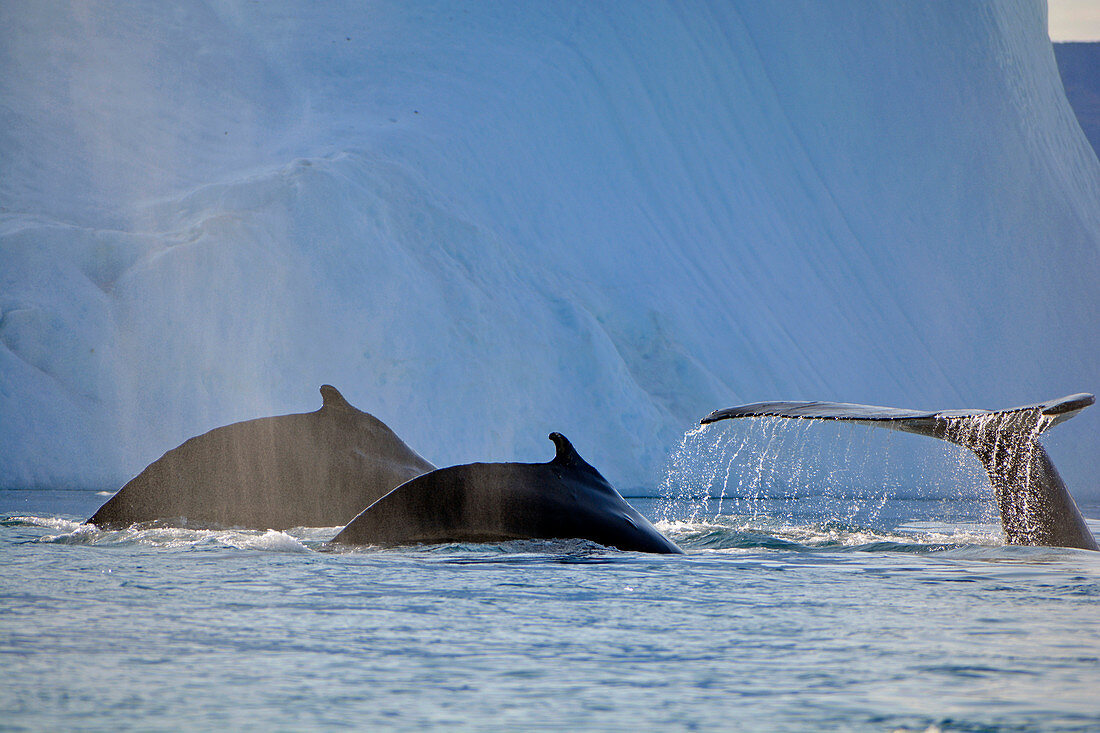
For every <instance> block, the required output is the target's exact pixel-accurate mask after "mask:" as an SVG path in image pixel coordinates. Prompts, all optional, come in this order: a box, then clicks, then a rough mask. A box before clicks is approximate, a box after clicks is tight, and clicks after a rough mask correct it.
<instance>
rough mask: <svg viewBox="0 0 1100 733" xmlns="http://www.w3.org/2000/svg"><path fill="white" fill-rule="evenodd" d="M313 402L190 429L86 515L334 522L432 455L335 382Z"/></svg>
mask: <svg viewBox="0 0 1100 733" xmlns="http://www.w3.org/2000/svg"><path fill="white" fill-rule="evenodd" d="M321 395H322V398H323V404H322V406H321V408H320V409H319V410H317V411H315V412H308V413H300V414H293V415H281V416H277V417H265V418H259V419H256V420H247V421H245V422H239V423H234V424H232V425H226V426H224V427H219V428H215V429H213V430H211V431H209V432H207V433H204V434H202V435H200V436H197V437H194V438H191V439H190V440H188V441H186V442H184V443H183V444H182V445H180V446H179V447H177V448H174V449H172V450H170V451H168V452H167V453H165V454H164V455H163V456H162V457H161V458H159V459H157V460H156V461H154V462H153V463H152V464H150V465H149V466H148V467H147V468H146V469H145V470H144V471H142V472H141V473H140V474H138V475H137V476H135V477H134V478H133V479H131V480H130V481H129V482H128V483H127V484H126V485H125V486H123V487H122V489H120V490H119V491H118V492H117V493H116V494H115V495H114V496H113V497H112V498H111V499H110V500H108V501H107V502H106V503H105V504H104V505H103V506H102V507H100V509H99V510H98V511H97V512H96V513H95V514H94V515H92V517H91V518H90V519H89V520H88V522H89V523H91V524H95V525H97V526H101V527H111V528H115V527H123V526H129V525H131V524H134V523H140V522H157V523H159V524H163V525H172V526H177V525H187V526H220V527H246V528H255V529H287V528H290V527H300V526H315V527H333V526H341V525H343V524H345V523H346V522H348V521H349V520H350V519H351V518H353V517H354V516H355V515H356V514H358V513H359V512H360V511H361V510H362V509H363V507H365V506H368V505H370V504H371V503H373V502H374V501H375V500H376V499H378V498H379V497H381V496H383V495H385V494H386V493H388V492H389V491H390V490H391V489H393V488H394V487H395V486H398V485H399V484H401V483H404V482H405V481H407V480H408V479H410V478H413V477H414V476H418V475H420V474H422V473H426V472H427V471H430V470H432V468H433V467H432V465H431V464H430V463H428V462H427V461H425V460H424V459H423V458H421V457H420V456H419V455H417V453H416V452H415V451H413V450H412V449H411V448H409V447H408V446H407V445H405V443H404V442H403V441H402V440H401V439H400V438H399V437H398V436H397V435H396V434H395V433H394V432H393V431H392V430H390V429H389V428H388V427H387V426H386V425H385V424H384V423H383V422H382V421H381V420H378V419H377V418H375V417H374V416H373V415H370V414H368V413H365V412H362V411H360V410H357V409H356V408H354V407H353V406H352V405H350V404H349V403H348V402H347V400H345V399H344V397H343V396H342V395H341V394H340V393H339V391H337V390H336V389H335V388H334V387H331V386H329V385H324V386H323V387H321Z"/></svg>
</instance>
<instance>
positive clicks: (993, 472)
mask: <svg viewBox="0 0 1100 733" xmlns="http://www.w3.org/2000/svg"><path fill="white" fill-rule="evenodd" d="M1094 401H1095V398H1094V397H1093V396H1092V395H1091V394H1075V395H1069V396H1067V397H1062V398H1061V399H1057V400H1051V401H1049V402H1039V403H1036V404H1032V405H1023V406H1021V407H1013V408H1010V409H1007V410H997V411H993V412H991V411H988V410H943V411H939V412H922V411H918V410H902V409H897V408H892V407H873V406H871V405H855V404H850V403H846V402H758V403H754V404H751V405H742V406H740V407H730V408H727V409H725V410H716V411H714V412H712V413H711V414H709V415H707V416H706V417H704V418H703V420H702V423H703V424H707V423H712V422H717V421H718V420H726V419H733V418H739V417H784V418H792V419H802V420H840V421H845V422H854V423H861V424H864V425H875V426H878V427H883V428H890V429H892V430H901V431H904V432H907V433H916V434H918V435H927V436H930V437H933V438H940V439H942V440H946V441H949V442H951V443H955V444H957V445H961V446H965V447H966V448H969V449H970V450H971V451H973V452H974V454H975V455H977V456H978V459H979V460H980V461H981V462H982V466H984V467H985V470H986V473H987V474H988V475H989V481H990V483H991V484H992V485H993V492H994V495H995V497H996V499H997V504H998V508H999V509H1000V514H1001V526H1002V527H1003V528H1004V533H1005V540H1006V541H1007V542H1008V543H1009V544H1013V545H1051V546H1057V547H1079V548H1082V549H1086V550H1097V549H1100V547H1097V544H1096V539H1095V538H1094V537H1093V536H1092V532H1090V531H1089V528H1088V525H1086V524H1085V520H1084V518H1083V517H1082V516H1081V512H1080V510H1078V508H1077V504H1076V503H1075V502H1074V501H1073V497H1072V496H1070V494H1069V491H1068V490H1067V489H1066V485H1065V483H1064V482H1063V481H1062V477H1061V476H1060V475H1059V474H1058V470H1057V469H1056V468H1055V467H1054V464H1053V463H1051V460H1050V456H1049V455H1047V452H1046V450H1045V449H1044V448H1043V446H1042V444H1041V443H1039V435H1040V434H1041V433H1043V432H1044V431H1045V430H1047V429H1048V428H1050V427H1052V426H1054V425H1057V424H1059V423H1061V422H1064V421H1065V420H1068V419H1069V418H1071V417H1073V416H1074V415H1076V414H1077V413H1079V412H1080V411H1081V410H1083V409H1085V408H1086V407H1088V406H1089V405H1091V404H1092V403H1093V402H1094Z"/></svg>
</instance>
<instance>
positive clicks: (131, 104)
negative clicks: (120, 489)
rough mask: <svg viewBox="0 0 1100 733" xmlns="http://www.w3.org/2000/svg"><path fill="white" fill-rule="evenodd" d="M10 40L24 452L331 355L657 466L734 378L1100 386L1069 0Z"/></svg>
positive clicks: (145, 13) (388, 17) (104, 437)
mask: <svg viewBox="0 0 1100 733" xmlns="http://www.w3.org/2000/svg"><path fill="white" fill-rule="evenodd" d="M0 59H2V61H0V64H2V69H3V72H4V73H2V74H0V99H2V100H3V104H2V105H0V443H2V445H3V448H2V450H0V486H78V487H91V486H95V487H104V486H108V487H114V486H117V485H121V483H122V482H123V481H124V480H125V479H126V478H128V477H129V476H131V475H133V474H135V473H137V472H138V471H139V470H140V469H141V468H142V467H144V466H145V465H146V464H147V463H149V462H151V461H152V460H154V459H156V458H157V457H158V456H160V455H161V454H162V453H163V452H164V451H166V450H168V449H169V448H172V447H173V446H175V445H177V444H179V443H180V442H182V441H183V440H184V439H186V438H187V437H189V436H192V435H196V434H199V433H201V432H203V431H206V430H208V429H210V428H212V427H214V426H216V425H221V424H225V423H228V422H232V421H235V420H242V419H247V418H252V417H258V416H262V415H271V414H281V413H290V412H300V411H304V410H308V409H314V408H316V407H317V405H316V404H315V403H316V402H317V400H316V389H317V386H318V385H320V384H322V383H326V382H327V383H331V384H334V385H336V386H338V387H339V388H340V389H341V390H342V391H343V392H344V394H345V395H346V396H347V397H348V399H349V400H350V401H351V402H353V403H354V404H356V405H358V406H360V407H361V408H362V409H364V410H367V411H369V412H371V413H372V414H375V415H377V416H378V417H379V418H381V419H382V420H384V421H385V422H386V423H387V424H389V425H390V426H391V427H393V429H394V430H395V431H396V432H397V433H398V434H399V435H400V436H401V437H402V438H404V439H405V440H406V442H408V443H409V445H411V446H412V447H413V448H415V449H416V450H417V451H419V452H420V453H421V454H422V455H424V456H425V457H426V458H427V459H429V460H430V461H432V462H434V463H436V464H438V465H448V464H451V463H460V462H467V461H471V460H498V461H500V460H542V459H543V458H544V453H545V448H544V445H543V443H544V442H545V435H546V434H547V433H548V432H550V431H551V430H559V431H562V432H564V433H566V434H568V435H570V437H571V438H573V439H574V441H575V443H576V445H578V446H583V449H582V450H583V452H584V454H585V456H586V457H588V458H589V459H590V460H591V461H592V463H593V464H594V465H596V466H599V467H600V470H601V471H603V472H604V473H605V474H606V475H607V476H608V477H609V479H611V481H612V483H615V484H617V485H619V486H622V487H631V486H636V487H649V488H652V487H654V486H655V485H656V483H657V481H658V479H659V478H660V475H661V471H662V468H663V466H664V462H665V460H666V456H667V455H668V453H669V451H670V449H671V448H672V447H673V446H674V445H675V444H676V442H677V439H678V438H679V436H680V435H681V433H682V432H683V430H684V429H685V428H687V427H688V426H690V425H691V424H692V423H694V422H695V421H696V420H698V419H699V418H700V417H701V416H703V415H705V414H707V413H708V412H710V411H711V410H713V409H715V408H718V407H722V406H726V405H729V404H735V403H742V402H751V401H757V400H766V399H788V400H790V399H830V400H839V401H848V402H859V403H870V404H887V405H902V406H908V407H914V408H925V409H937V408H945V407H989V408H996V407H1002V406H1005V405H1013V404H1020V403H1026V402H1032V401H1035V400H1041V399H1045V398H1049V397H1054V396H1059V395H1063V394H1069V393H1073V392H1079V391H1082V390H1088V391H1096V390H1097V389H1098V387H1100V385H1098V382H1097V377H1098V376H1100V370H1098V368H1097V364H1098V363H1100V328H1098V325H1100V297H1098V295H1097V285H1098V283H1100V164H1098V163H1097V159H1096V156H1095V155H1094V154H1093V153H1092V151H1091V149H1090V148H1089V145H1088V142H1087V141H1086V139H1085V137H1084V135H1083V134H1082V132H1081V129H1080V127H1079V126H1078V124H1077V122H1076V121H1075V119H1074V115H1073V112H1072V111H1071V110H1070V108H1069V106H1068V104H1067V102H1066V98H1065V96H1064V93H1063V89H1062V86H1061V82H1060V81H1059V78H1058V71H1057V68H1056V65H1055V60H1054V56H1053V52H1052V49H1051V44H1050V42H1049V39H1048V38H1047V35H1046V17H1045V5H1044V4H1043V3H1042V2H1039V1H1037V0H1005V1H1004V2H997V3H950V4H944V3H937V4H929V3H926V2H922V1H916V0H912V1H907V2H896V3H881V4H867V3H859V2H838V3H819V2H815V1H810V0H806V1H805V2H793V3H784V4H783V5H782V6H778V5H772V4H768V3H759V2H746V1H743V2H731V3H711V2H704V1H701V0H700V1H698V2H696V1H694V0H693V1H688V2H656V1H653V2H649V1H646V2H641V3H633V2H632V3H613V2H608V3H589V2H567V3H549V4H539V3H530V4H528V3H511V2H499V3H496V2H481V3H473V4H466V3H457V2H449V1H447V0H438V1H436V2H433V1H430V0H400V1H391V0H383V1H382V2H377V3H371V4H369V5H368V4H362V3H358V2H350V1H349V2H342V3H341V2H336V3H326V4H323V5H314V4H310V3H302V2H289V1H286V2H284V1H279V0H275V1H272V2H264V3H248V2H244V1H239V2H238V1H233V0H224V1H215V0H210V1H208V2H202V1H200V0H187V1H185V2H180V3H173V4H164V5H160V4H134V3H126V2H111V1H108V0H93V1H92V2H84V1H81V2H76V1H75V0H72V1H66V0H51V1H49V2H41V3H5V4H3V6H0ZM1097 412H1098V413H1100V410H1098V411H1097ZM1075 422H1076V424H1074V425H1073V426H1072V429H1071V428H1064V430H1066V435H1065V436H1064V437H1060V436H1058V435H1057V434H1053V435H1052V437H1051V442H1050V446H1049V448H1050V451H1051V453H1052V455H1053V456H1054V458H1055V461H1056V463H1057V464H1058V465H1059V467H1060V468H1062V470H1063V472H1064V474H1065V476H1066V479H1067V482H1068V483H1069V485H1070V486H1071V487H1072V488H1073V489H1074V490H1075V491H1078V490H1080V491H1083V492H1085V493H1087V492H1088V491H1089V490H1094V489H1095V487H1096V483H1097V482H1096V481H1095V478H1094V477H1095V470H1096V463H1095V456H1096V455H1100V415H1090V414H1088V413H1087V412H1086V413H1085V414H1084V415H1083V416H1082V417H1081V418H1079V419H1078V421H1075Z"/></svg>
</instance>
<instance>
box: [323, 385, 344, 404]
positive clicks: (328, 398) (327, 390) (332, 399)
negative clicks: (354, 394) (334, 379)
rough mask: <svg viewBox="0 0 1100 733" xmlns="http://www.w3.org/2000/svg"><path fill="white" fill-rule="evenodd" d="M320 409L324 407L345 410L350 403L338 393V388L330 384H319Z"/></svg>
mask: <svg viewBox="0 0 1100 733" xmlns="http://www.w3.org/2000/svg"><path fill="white" fill-rule="evenodd" d="M321 400H322V404H321V409H322V410H324V409H326V408H331V409H338V410H347V409H351V403H349V402H348V401H347V400H345V399H344V395H342V394H340V390H338V389H336V388H335V387H333V386H332V385H331V384H322V385H321Z"/></svg>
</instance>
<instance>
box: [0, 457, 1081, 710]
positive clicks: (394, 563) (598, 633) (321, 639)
mask: <svg viewBox="0 0 1100 733" xmlns="http://www.w3.org/2000/svg"><path fill="white" fill-rule="evenodd" d="M707 439H708V440H710V438H709V437H708V438H707ZM723 450H724V449H723ZM750 452H751V451H750ZM726 453H727V455H730V454H731V453H730V452H729V451H727V452H726ZM680 458H681V464H682V465H687V464H692V465H694V468H692V469H691V470H690V471H687V470H686V469H685V470H684V471H681V470H680V469H676V468H675V467H673V468H671V469H670V478H668V479H666V482H665V484H664V485H663V487H662V488H663V490H664V492H665V497H664V498H663V499H656V498H639V497H635V498H631V499H630V501H631V503H633V504H634V505H635V506H637V507H638V508H639V510H641V511H642V512H643V513H644V514H647V515H648V516H650V517H651V518H653V519H655V520H657V521H658V526H659V527H660V528H661V529H662V530H663V531H664V532H666V533H667V534H668V535H669V536H670V537H672V539H673V540H675V541H676V542H677V543H678V544H680V546H681V547H683V548H684V550H685V551H686V553H687V554H686V555H684V556H657V555H645V554H640V553H629V552H619V551H616V550H612V549H608V548H604V547H600V546H598V545H594V544H591V543H588V542H584V541H580V540H563V541H548V542H534V541H530V542H511V543H503V544H486V545H443V546H430V547H416V548H402V549H372V548H362V549H355V550H344V551H339V552H334V551H330V550H329V549H328V548H327V547H326V546H325V540H327V539H329V538H331V537H332V536H333V535H334V534H335V532H336V530H337V528H300V529H295V530H291V531H288V532H275V531H248V530H224V531H215V530H187V529H167V528H161V529H129V530H122V531H101V530H98V529H95V528H92V527H89V526H85V525H82V524H81V523H80V522H81V521H82V520H83V519H84V518H86V517H88V516H90V515H91V514H92V512H93V511H94V510H95V508H96V507H97V506H98V505H99V504H101V503H102V502H103V501H105V500H106V497H107V496H108V495H109V494H108V493H107V492H103V493H102V494H100V493H98V492H81V491H3V492H0V517H2V518H3V521H2V522H0V562H2V563H3V572H2V573H0V663H2V667H0V669H2V670H3V671H2V680H3V682H2V684H0V710H2V712H3V716H2V718H0V729H4V730H58V729H78V730H117V729H140V730H178V729H214V728H220V729H242V730H249V729H252V730H257V729H262V730H268V729H276V730H301V729H338V728H356V729H362V730H423V729H426V728H431V729H441V730H489V731H506V730H560V729H566V728H571V729H576V730H632V731H634V730H721V731H730V730H799V731H802V730H876V731H898V730H907V731H953V730H959V731H993V730H1012V731H1016V730H1058V731H1061V730H1100V553H1095V552H1087V551H1080V550H1072V549H1061V548H1043V547H1006V546H1005V545H1004V544H1003V541H1002V539H1001V536H1000V532H999V529H998V527H997V525H996V520H995V518H991V516H990V515H989V512H988V509H981V510H979V511H977V512H976V511H975V508H974V502H975V501H978V502H979V503H980V501H981V497H980V496H978V497H974V496H970V495H965V496H954V497H952V496H950V495H949V496H947V497H945V496H943V495H942V493H941V494H936V493H935V492H933V494H930V495H927V496H925V495H922V494H921V493H920V492H916V493H913V492H910V493H908V494H907V493H905V491H904V490H902V489H900V488H898V487H896V486H894V487H892V488H890V490H889V491H887V492H885V498H884V495H883V494H879V495H874V492H872V493H871V495H868V496H862V497H861V496H859V495H858V494H857V492H852V491H849V492H847V493H845V491H842V490H836V487H833V488H834V493H835V494H836V495H835V496H832V497H829V498H825V499H823V498H822V497H820V496H818V497H814V496H809V495H808V494H809V490H808V489H807V487H805V486H802V485H801V484H800V483H798V482H797V481H796V482H794V483H793V484H792V483H791V482H790V481H787V482H786V483H785V484H783V485H782V486H778V487H777V486H775V485H771V484H772V483H773V482H774V476H772V477H771V478H764V477H761V478H760V479H759V481H758V482H757V483H756V484H755V485H754V484H753V479H752V478H744V476H749V475H750V474H751V471H750V470H749V468H747V467H745V466H738V467H736V468H735V469H731V470H730V472H731V474H734V473H740V474H743V477H742V479H741V480H739V481H736V482H733V483H731V482H728V481H727V482H725V483H723V484H721V486H720V487H719V490H718V492H717V493H716V494H715V495H711V494H710V493H707V492H706V491H701V490H689V491H688V492H687V494H688V496H686V497H685V498H677V497H678V494H676V492H677V491H679V488H676V487H675V484H677V482H678V481H683V480H684V476H685V475H686V473H691V471H695V472H696V473H698V472H700V471H701V472H703V473H706V472H707V471H709V470H710V469H709V468H707V467H706V466H705V465H703V464H704V463H705V462H703V461H701V460H695V461H694V462H693V461H692V460H689V459H688V458H686V457H684V456H680ZM673 463H675V461H674V462H673ZM848 463H849V464H851V463H853V461H851V460H849V461H848ZM854 463H858V461H855V462H854ZM719 468H720V471H718V472H717V474H721V475H722V476H723V480H724V475H725V473H726V468H727V466H725V465H722V466H720V467H719ZM788 468H789V467H788ZM813 473H814V475H815V476H816V477H817V478H819V479H820V477H821V475H822V471H821V470H820V469H814V471H813ZM717 474H712V475H717ZM825 474H828V471H825ZM789 475H790V471H788V478H789ZM834 475H835V473H834ZM715 485H717V484H714V485H712V486H711V489H708V490H707V491H710V490H712V489H713V488H714V486H715ZM681 488H682V487H681ZM723 489H724V490H725V492H726V493H725V494H724V495H723V493H722V490H723ZM692 491H695V493H694V494H692ZM937 491H938V490H937ZM967 491H970V489H967ZM650 493H652V492H650ZM691 497H694V498H691ZM853 503H854V504H858V506H856V507H855V508H854V509H851V507H852V506H853ZM719 505H721V509H719ZM799 507H806V508H805V509H804V510H800V509H799ZM849 509H851V510H849ZM1086 514H1088V515H1089V516H1090V517H1096V516H1098V514H1100V512H1097V511H1096V508H1087V509H1086ZM944 517H947V519H944ZM1089 523H1090V526H1091V527H1092V529H1093V532H1094V533H1095V532H1097V531H1098V530H1100V523H1098V522H1097V521H1095V520H1094V519H1090V521H1089Z"/></svg>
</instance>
